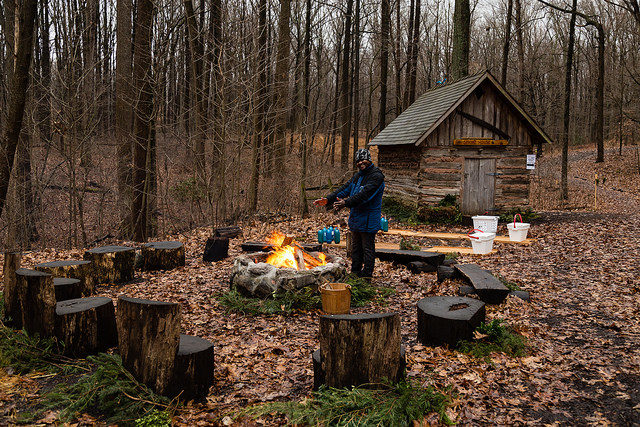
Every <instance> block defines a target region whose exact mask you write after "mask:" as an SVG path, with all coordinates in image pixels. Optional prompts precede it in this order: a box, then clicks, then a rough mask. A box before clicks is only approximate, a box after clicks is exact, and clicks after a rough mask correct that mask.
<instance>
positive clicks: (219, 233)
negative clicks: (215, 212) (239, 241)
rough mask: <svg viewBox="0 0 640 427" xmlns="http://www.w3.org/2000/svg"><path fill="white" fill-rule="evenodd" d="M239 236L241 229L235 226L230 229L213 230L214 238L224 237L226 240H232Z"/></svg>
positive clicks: (219, 228)
mask: <svg viewBox="0 0 640 427" xmlns="http://www.w3.org/2000/svg"><path fill="white" fill-rule="evenodd" d="M241 234H242V229H241V228H240V227H238V226H237V225H232V226H231V227H218V228H216V229H215V230H213V236H214V237H225V238H227V239H233V238H234V237H238V236H239V235H241Z"/></svg>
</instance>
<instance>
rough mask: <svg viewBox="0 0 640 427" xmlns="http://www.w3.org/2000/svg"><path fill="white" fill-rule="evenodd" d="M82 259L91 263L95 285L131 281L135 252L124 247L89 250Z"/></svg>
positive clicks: (104, 247)
mask: <svg viewBox="0 0 640 427" xmlns="http://www.w3.org/2000/svg"><path fill="white" fill-rule="evenodd" d="M84 259H85V260H87V261H91V262H92V263H93V264H92V266H91V267H92V269H93V277H94V278H95V283H96V284H99V283H125V282H129V281H131V280H133V277H134V267H135V260H136V251H135V249H134V248H129V247H126V246H103V247H100V248H94V249H89V250H88V251H86V252H85V253H84Z"/></svg>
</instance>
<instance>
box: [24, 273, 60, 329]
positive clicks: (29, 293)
mask: <svg viewBox="0 0 640 427" xmlns="http://www.w3.org/2000/svg"><path fill="white" fill-rule="evenodd" d="M16 286H17V288H18V299H19V301H20V315H21V319H22V320H21V321H22V327H23V328H24V329H25V330H26V331H27V332H28V333H29V334H39V335H40V336H41V337H50V336H53V332H54V326H55V312H56V295H55V291H54V290H53V276H52V275H51V274H49V273H45V272H42V271H36V270H30V269H28V268H20V269H18V270H16Z"/></svg>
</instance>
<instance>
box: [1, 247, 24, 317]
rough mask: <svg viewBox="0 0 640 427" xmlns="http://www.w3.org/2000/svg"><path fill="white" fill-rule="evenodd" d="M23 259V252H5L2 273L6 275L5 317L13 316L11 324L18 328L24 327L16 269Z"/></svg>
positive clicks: (4, 294) (4, 291)
mask: <svg viewBox="0 0 640 427" xmlns="http://www.w3.org/2000/svg"><path fill="white" fill-rule="evenodd" d="M21 260H22V253H21V252H5V253H4V268H3V270H2V274H3V276H4V278H3V282H4V290H3V293H2V295H3V297H4V318H5V319H8V318H11V325H12V326H14V327H16V328H21V327H22V315H21V314H20V298H19V295H18V287H17V283H16V270H18V269H19V268H20V262H21Z"/></svg>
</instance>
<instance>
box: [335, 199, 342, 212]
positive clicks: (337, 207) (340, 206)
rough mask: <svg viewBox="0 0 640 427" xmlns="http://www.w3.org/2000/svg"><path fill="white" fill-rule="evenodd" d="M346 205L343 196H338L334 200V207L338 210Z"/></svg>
mask: <svg viewBox="0 0 640 427" xmlns="http://www.w3.org/2000/svg"><path fill="white" fill-rule="evenodd" d="M344 207H345V201H344V199H341V198H337V199H336V201H335V202H333V209H335V210H336V211H339V210H340V209H342V208H344Z"/></svg>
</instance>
